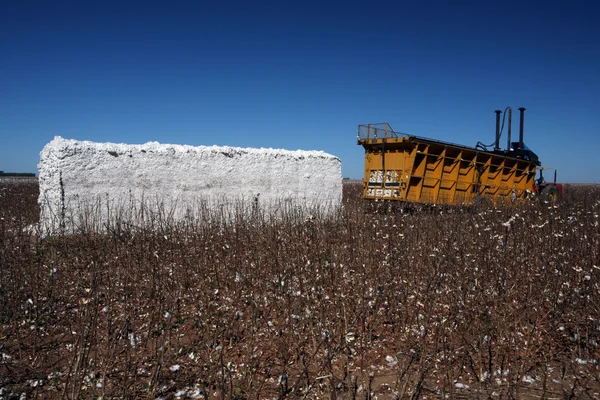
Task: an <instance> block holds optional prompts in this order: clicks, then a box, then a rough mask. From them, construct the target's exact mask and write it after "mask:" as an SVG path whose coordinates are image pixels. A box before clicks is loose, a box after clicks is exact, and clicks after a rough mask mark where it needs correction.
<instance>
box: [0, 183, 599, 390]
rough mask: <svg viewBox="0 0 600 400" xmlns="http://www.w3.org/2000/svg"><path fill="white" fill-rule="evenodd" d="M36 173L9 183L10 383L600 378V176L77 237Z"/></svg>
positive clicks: (249, 386) (5, 201)
mask: <svg viewBox="0 0 600 400" xmlns="http://www.w3.org/2000/svg"><path fill="white" fill-rule="evenodd" d="M38 192H39V188H38V185H37V181H35V180H19V181H17V180H11V181H2V182H0V218H1V219H0V265H1V267H0V268H1V269H0V338H1V340H0V357H1V358H0V398H20V397H23V398H33V397H36V396H40V397H44V398H73V399H74V398H94V397H95V398H164V399H166V398H180V399H185V398H189V399H193V398H196V399H210V398H219V399H222V398H228V399H251V398H252V399H254V398H260V399H267V398H268V399H272V398H277V399H297V398H298V399H299V398H306V399H320V398H324V399H325V398H326V399H333V398H344V399H346V398H358V399H375V398H377V399H395V398H414V399H417V398H421V399H427V398H455V397H458V398H473V397H475V398H540V397H543V398H568V397H576V398H590V399H592V398H598V397H600V384H599V381H598V380H599V379H600V369H599V365H598V361H599V358H600V347H599V343H600V228H599V213H600V187H598V186H583V185H569V186H568V190H567V193H566V195H565V196H564V197H563V198H562V199H561V200H560V201H559V202H558V203H556V204H541V203H532V204H527V205H520V206H518V207H516V208H501V209H486V210H479V211H476V210H468V209H455V208H450V209H447V208H446V209H438V208H435V207H434V208H427V209H422V210H419V209H414V208H412V209H409V210H402V209H399V210H395V211H392V212H391V211H389V210H388V207H387V205H386V204H383V203H364V202H362V201H361V200H360V198H359V192H360V184H355V183H347V184H345V186H344V199H343V202H342V204H343V207H342V209H341V210H340V211H339V213H337V214H335V215H334V216H333V217H332V216H330V215H329V216H327V217H326V218H325V217H323V216H322V215H320V214H319V213H312V214H311V213H307V212H305V211H306V210H304V211H303V212H300V211H297V210H295V209H289V210H288V211H286V213H285V214H284V215H280V216H279V217H278V218H277V219H273V218H270V217H269V215H268V213H269V211H268V210H257V211H256V212H253V213H243V212H241V213H239V215H238V214H236V211H235V210H229V211H227V210H226V209H225V208H215V209H210V210H205V214H203V217H202V218H201V219H198V220H195V221H194V222H193V223H192V222H190V223H187V224H180V223H177V224H176V223H173V224H169V221H168V219H167V220H163V221H161V223H160V224H158V223H157V224H154V225H153V228H152V229H150V228H148V229H143V228H136V229H133V228H127V227H126V226H120V228H119V229H114V230H112V231H110V232H108V233H98V232H91V231H90V232H86V231H82V232H80V233H78V234H76V235H70V236H46V235H45V234H44V232H41V231H39V229H37V228H36V227H35V225H33V224H35V223H36V222H37V221H38V219H39V211H38V208H37V207H38V206H37V203H36V201H37V196H38ZM224 212H229V213H232V214H231V215H233V217H234V218H223V215H222V213H224Z"/></svg>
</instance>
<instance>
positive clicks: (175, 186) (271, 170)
mask: <svg viewBox="0 0 600 400" xmlns="http://www.w3.org/2000/svg"><path fill="white" fill-rule="evenodd" d="M38 170H39V185H40V196H39V201H38V202H39V205H40V224H41V228H42V229H43V230H44V231H45V232H48V233H55V232H74V231H75V232H76V231H78V230H89V229H92V230H94V231H98V230H100V231H104V230H106V229H108V228H109V227H110V226H111V224H115V223H122V222H124V221H126V222H127V223H130V224H132V225H135V226H140V225H147V224H148V223H150V222H151V223H153V224H154V223H156V222H157V221H156V218H164V217H165V216H168V218H170V219H171V220H172V221H176V222H177V221H182V220H184V219H186V218H190V215H194V210H197V207H198V206H199V204H202V205H203V207H206V206H207V205H208V207H223V205H229V206H240V205H242V207H243V205H244V204H245V205H250V206H251V208H252V209H254V210H256V209H260V210H262V211H265V212H268V213H271V214H273V213H275V214H276V213H277V212H278V210H279V211H281V210H282V209H285V208H286V207H288V206H293V207H297V208H300V209H302V210H304V211H307V212H310V211H311V210H315V209H319V210H320V211H321V212H325V213H331V212H334V211H335V210H337V209H338V208H339V206H340V204H341V200H342V175H341V161H340V159H339V158H337V157H335V156H333V155H331V154H327V153H325V152H322V151H303V150H296V151H290V150H281V149H263V148H261V149H257V148H238V147H221V146H187V145H173V144H160V143H157V142H150V143H146V144H140V145H128V144H117V143H96V142H90V141H77V140H69V139H63V138H61V137H59V136H57V137H55V138H54V140H52V141H51V142H50V143H48V144H47V145H46V146H45V147H44V148H43V150H42V151H41V153H40V163H39V164H38Z"/></svg>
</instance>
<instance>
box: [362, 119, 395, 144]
mask: <svg viewBox="0 0 600 400" xmlns="http://www.w3.org/2000/svg"><path fill="white" fill-rule="evenodd" d="M400 136H406V134H405V133H399V132H396V131H394V130H393V129H392V127H391V126H390V124H388V123H387V122H383V123H379V124H365V125H359V126H358V135H357V139H358V140H370V139H389V138H398V137H400Z"/></svg>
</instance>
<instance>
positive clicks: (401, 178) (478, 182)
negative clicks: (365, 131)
mask: <svg viewBox="0 0 600 400" xmlns="http://www.w3.org/2000/svg"><path fill="white" fill-rule="evenodd" d="M359 143H361V144H362V145H363V147H364V148H365V171H364V187H363V198H367V199H385V200H400V201H407V202H417V203H430V204H465V203H467V204H469V203H472V202H473V201H474V199H475V197H477V196H479V195H482V196H486V197H488V198H490V199H492V200H493V201H494V202H496V203H498V202H502V201H514V200H515V199H517V198H526V197H527V196H528V195H529V193H530V192H532V191H533V190H534V185H535V172H536V169H535V165H534V164H533V163H531V162H529V161H526V160H520V159H515V158H510V157H505V156H503V155H501V154H494V153H489V152H483V151H479V150H476V149H473V148H469V147H462V146H457V145H450V144H446V143H441V142H435V141H430V140H424V139H419V138H415V137H400V138H383V139H371V140H364V141H359Z"/></svg>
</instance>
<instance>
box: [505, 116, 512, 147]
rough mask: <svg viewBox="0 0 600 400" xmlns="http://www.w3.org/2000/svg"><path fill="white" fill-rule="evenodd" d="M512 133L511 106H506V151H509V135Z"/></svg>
mask: <svg viewBox="0 0 600 400" xmlns="http://www.w3.org/2000/svg"><path fill="white" fill-rule="evenodd" d="M511 134H512V108H510V107H508V134H507V135H508V144H507V145H506V151H510V136H511Z"/></svg>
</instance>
